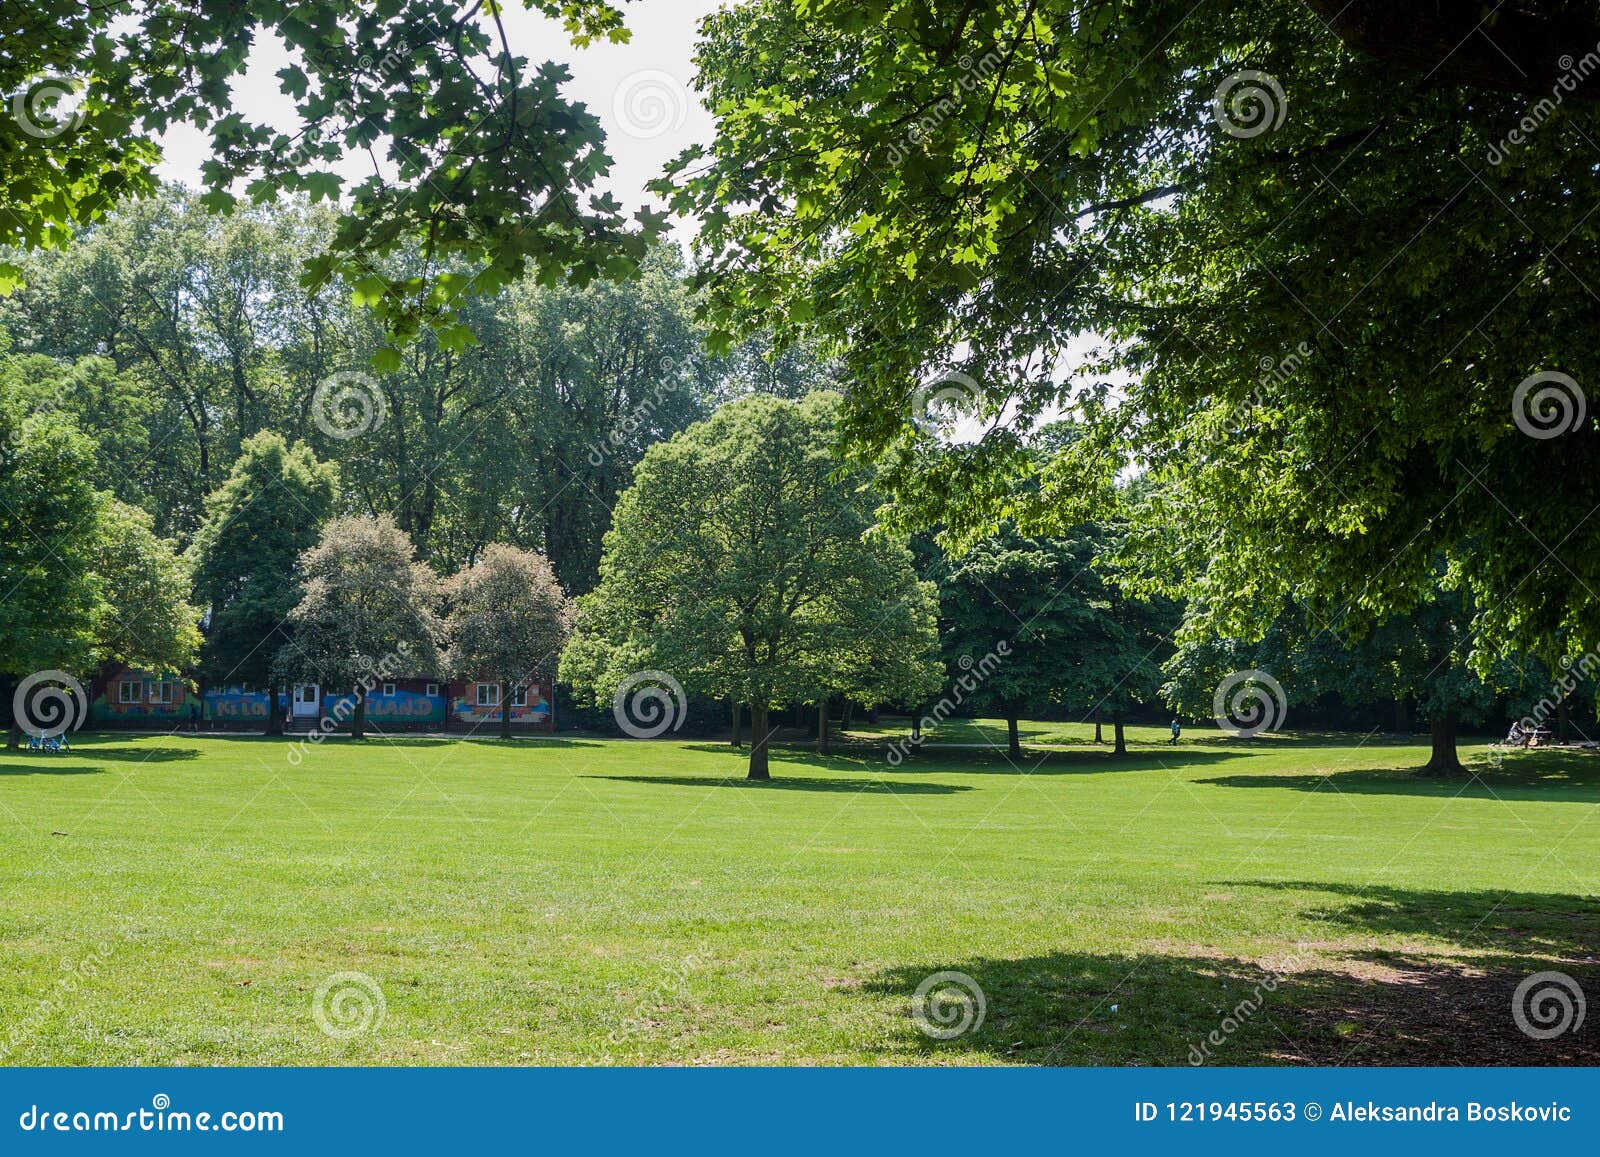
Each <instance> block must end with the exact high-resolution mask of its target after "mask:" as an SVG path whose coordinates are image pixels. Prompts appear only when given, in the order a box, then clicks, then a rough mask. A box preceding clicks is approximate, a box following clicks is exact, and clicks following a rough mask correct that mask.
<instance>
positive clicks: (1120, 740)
mask: <svg viewBox="0 0 1600 1157" xmlns="http://www.w3.org/2000/svg"><path fill="white" fill-rule="evenodd" d="M1111 733H1112V735H1114V736H1115V737H1116V746H1114V747H1113V748H1112V749H1111V754H1112V755H1127V754H1128V737H1127V736H1126V735H1124V734H1123V733H1122V712H1120V711H1113V712H1112V713H1111Z"/></svg>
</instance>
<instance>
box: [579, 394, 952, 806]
mask: <svg viewBox="0 0 1600 1157" xmlns="http://www.w3.org/2000/svg"><path fill="white" fill-rule="evenodd" d="M836 409H837V398H836V397H835V396H834V395H832V394H813V395H812V396H810V397H808V398H807V399H805V400H804V401H802V402H790V401H785V400H782V399H778V398H773V397H770V396H756V397H751V398H746V399H743V400H741V401H737V402H732V403H729V404H728V405H726V406H723V407H722V408H721V409H719V410H718V411H717V412H716V413H715V414H714V415H712V416H711V417H710V418H709V419H707V420H706V421H704V422H701V423H697V424H696V425H694V426H691V427H690V428H689V429H688V430H686V431H684V432H683V433H681V434H679V435H677V436H676V437H674V438H672V439H671V440H670V441H668V442H663V443H660V444H658V445H656V446H654V447H652V448H651V449H650V450H649V451H647V452H646V453H645V456H644V458H643V460H642V461H641V462H640V463H639V468H638V471H637V472H636V475H635V480H634V484H633V486H632V488H630V489H629V490H628V491H627V492H626V493H625V494H624V495H623V496H622V498H621V499H620V500H619V501H618V503H617V509H616V518H615V520H614V522H613V524H612V527H611V529H610V530H609V531H607V532H606V540H605V541H606V552H605V557H604V559H603V561H602V562H601V567H600V573H601V579H600V585H599V586H598V587H597V588H596V589H595V590H594V591H592V592H591V593H590V594H588V595H586V596H584V598H583V599H582V600H580V604H579V618H578V628H577V633H576V635H575V637H574V639H573V642H572V644H571V645H570V646H569V647H568V649H567V651H566V653H565V654H564V655H563V656H562V662H561V674H562V678H563V679H564V680H566V681H568V682H571V683H573V684H574V685H575V686H576V687H577V688H578V689H579V690H580V691H581V692H582V693H583V694H585V695H586V696H588V697H589V698H591V699H597V700H603V699H608V698H610V697H611V696H612V694H613V693H614V691H615V690H616V689H617V688H618V687H619V686H626V685H627V681H628V680H629V678H630V677H632V676H635V675H637V674H639V673H641V672H646V671H661V672H665V673H666V674H667V675H670V676H672V677H673V678H674V679H676V680H678V681H680V683H681V684H682V686H684V687H687V688H689V689H690V690H693V691H698V692H700V693H702V694H707V695H715V696H719V697H725V698H731V699H733V700H734V701H735V702H743V703H748V704H749V705H750V710H751V750H750V778H752V779H766V778H767V777H768V771H767V764H768V760H767V742H768V738H769V728H768V712H769V710H770V709H771V708H773V707H778V706H782V705H783V704H785V703H789V702H796V701H798V702H818V701H819V700H820V699H821V698H825V697H826V696H827V695H829V694H844V695H849V696H851V697H853V698H855V699H856V700H858V701H861V702H866V703H873V702H877V701H880V700H885V699H895V700H915V699H916V698H917V697H919V696H921V695H922V694H925V693H928V692H930V691H932V690H933V689H934V688H935V687H936V686H937V685H938V670H937V665H936V663H935V662H934V656H935V651H936V647H937V634H936V627H935V614H936V604H935V595H934V591H933V587H932V584H931V583H925V582H921V581H919V580H918V579H917V577H916V574H915V572H914V571H913V569H912V565H911V555H910V552H909V550H908V549H907V547H906V544H905V543H904V542H903V541H901V540H898V539H896V538H894V537H891V536H889V535H886V534H883V533H879V532H877V531H875V530H874V528H873V507H874V504H875V500H874V499H873V497H872V494H871V492H870V490H869V488H868V486H867V483H868V481H869V480H868V478H867V477H866V476H865V475H863V474H862V473H861V472H859V471H845V472H842V473H841V472H840V471H839V467H838V463H837V461H836V460H835V458H834V457H833V454H832V452H831V451H832V445H833V441H834V437H835V429H834V415H835V411H836ZM682 706H683V705H682V704H678V705H676V709H678V710H681V709H682Z"/></svg>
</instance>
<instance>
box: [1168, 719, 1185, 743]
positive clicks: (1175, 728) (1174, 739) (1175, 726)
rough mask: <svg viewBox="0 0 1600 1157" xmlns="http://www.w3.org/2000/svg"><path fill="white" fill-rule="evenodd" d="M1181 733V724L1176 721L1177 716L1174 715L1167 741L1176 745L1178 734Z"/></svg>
mask: <svg viewBox="0 0 1600 1157" xmlns="http://www.w3.org/2000/svg"><path fill="white" fill-rule="evenodd" d="M1182 734H1183V724H1181V723H1179V722H1178V717H1177V716H1176V715H1174V716H1173V717H1172V738H1171V739H1169V740H1168V741H1167V742H1168V743H1169V744H1171V745H1173V746H1177V743H1178V736H1179V735H1182Z"/></svg>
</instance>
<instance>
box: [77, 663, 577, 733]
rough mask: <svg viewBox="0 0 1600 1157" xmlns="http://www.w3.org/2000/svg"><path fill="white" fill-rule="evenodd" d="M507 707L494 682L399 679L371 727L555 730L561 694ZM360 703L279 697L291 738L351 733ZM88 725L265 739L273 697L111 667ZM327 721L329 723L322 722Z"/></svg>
mask: <svg viewBox="0 0 1600 1157" xmlns="http://www.w3.org/2000/svg"><path fill="white" fill-rule="evenodd" d="M509 690H510V694H509V695H508V696H507V698H508V699H509V700H510V703H509V704H503V703H501V701H500V699H501V695H500V684H499V683H496V682H491V681H488V680H453V681H452V680H446V679H430V678H426V677H417V678H409V679H407V678H396V679H389V680H385V681H384V682H381V683H374V684H373V686H372V689H371V690H370V691H368V692H367V713H366V726H367V728H368V730H370V731H373V732H407V731H409V732H418V731H424V732H426V731H438V732H455V733H461V732H471V731H483V732H491V733H492V732H493V731H494V730H497V729H498V728H499V726H500V713H501V711H502V710H509V711H510V712H511V726H512V728H513V730H515V731H518V732H540V731H554V730H555V688H554V687H553V686H552V685H551V684H550V683H548V682H546V681H542V680H541V681H535V682H531V683H526V684H522V685H518V686H513V687H511V688H510V689H509ZM353 696H354V691H353V690H352V689H350V688H333V687H324V686H322V685H321V684H318V683H296V684H293V685H291V686H289V687H286V688H282V689H280V691H279V694H278V711H279V714H280V716H281V718H282V719H283V721H284V726H285V728H286V729H287V730H292V731H309V730H311V729H313V728H321V729H323V730H344V731H347V730H349V720H350V717H351V714H352V708H353V704H351V703H350V702H349V701H350V700H351V699H352V697H353ZM89 699H90V703H89V721H90V726H93V727H96V728H113V729H114V728H128V729H132V730H140V731H148V730H173V731H193V730H200V731H260V730H263V729H265V728H266V725H267V715H268V712H269V711H270V710H271V708H270V699H271V693H270V692H269V691H268V690H267V688H265V687H260V686H253V685H251V684H249V683H241V682H233V683H228V684H222V685H216V686H212V685H208V684H204V683H202V682H200V681H199V680H197V679H195V678H194V677H193V676H192V675H187V674H174V673H170V672H154V671H141V670H136V669H134V668H131V667H125V666H120V665H111V666H107V667H105V668H103V669H102V670H101V672H100V673H99V674H98V675H97V676H95V678H94V679H93V680H92V681H91V687H90V691H89ZM324 720H327V721H329V722H328V723H326V724H325V723H324V722H323V721H324Z"/></svg>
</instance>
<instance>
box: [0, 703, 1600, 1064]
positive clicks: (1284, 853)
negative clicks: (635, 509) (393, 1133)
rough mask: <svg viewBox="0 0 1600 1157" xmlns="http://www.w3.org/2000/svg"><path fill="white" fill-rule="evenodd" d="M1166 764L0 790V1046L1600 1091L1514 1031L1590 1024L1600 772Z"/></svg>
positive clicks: (593, 753)
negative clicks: (964, 1005)
mask: <svg viewBox="0 0 1600 1157" xmlns="http://www.w3.org/2000/svg"><path fill="white" fill-rule="evenodd" d="M986 727H987V730H988V732H989V733H992V734H995V735H999V734H1003V733H1002V732H1001V731H1000V729H999V726H998V725H996V724H988V725H986ZM977 730H979V733H980V734H983V733H984V732H983V731H982V730H981V729H977ZM1029 731H1030V733H1031V734H1034V735H1036V736H1047V735H1053V734H1057V735H1060V736H1061V737H1064V738H1067V739H1073V738H1082V736H1080V735H1079V734H1078V733H1077V732H1076V731H1073V730H1072V729H1071V728H1070V727H1068V726H1067V725H1050V726H1043V727H1037V728H1035V727H1030V728H1029ZM955 734H956V731H955V730H954V729H951V730H949V731H947V733H946V736H941V737H940V738H945V737H947V736H953V735H955ZM1158 734H1159V732H1157V731H1154V730H1148V731H1139V732H1135V734H1134V738H1135V740H1146V741H1148V740H1152V739H1155V738H1156V737H1157V736H1158ZM1209 736H1211V737H1216V736H1217V733H1216V732H1214V731H1213V732H1210V733H1209ZM861 737H862V738H865V732H862V733H861ZM1196 740H1197V741H1189V742H1186V743H1185V744H1183V745H1182V746H1179V747H1177V748H1168V747H1166V746H1164V745H1158V744H1155V743H1148V742H1147V743H1141V744H1139V745H1138V746H1136V747H1135V749H1134V751H1133V753H1132V754H1131V755H1130V757H1129V758H1127V759H1125V760H1113V759H1111V758H1110V757H1109V755H1108V754H1107V752H1106V750H1105V749H1103V748H1102V749H1093V748H1091V747H1088V746H1086V745H1080V746H1081V747H1082V749H1081V750H1072V751H1065V752H1054V753H1044V752H1039V751H1034V752H1031V753H1030V754H1029V756H1028V759H1027V760H1026V761H1025V763H1024V764H1023V765H1022V769H1021V770H1020V771H1019V770H1017V769H1014V768H1012V767H1011V766H1010V765H1009V764H1007V763H1006V761H1005V760H1004V759H1002V758H999V757H997V756H995V755H993V754H990V753H988V752H984V751H979V750H970V751H962V750H950V751H943V752H931V753H928V754H927V755H926V756H924V757H923V758H920V759H917V760H914V761H912V762H910V763H908V764H906V765H904V766H901V767H897V768H890V767H889V766H888V765H887V764H886V763H885V762H884V759H883V756H882V753H881V751H869V750H868V749H865V748H853V749H852V750H851V753H849V754H841V755H837V756H835V757H833V758H831V759H826V760H819V759H818V758H816V757H815V756H814V755H813V754H811V753H807V752H804V751H800V750H785V751H780V752H779V753H777V754H776V755H775V758H774V763H773V774H774V775H775V776H776V780H775V782H774V783H772V784H770V785H766V786H747V785H745V784H744V782H743V781H742V775H743V770H744V769H743V758H742V755H741V754H740V753H738V752H735V751H733V750H732V749H731V748H729V747H727V746H726V745H725V744H711V743H705V744H692V743H689V744H679V743H664V742H656V743H627V742H606V741H599V740H585V739H571V740H560V739H551V740H527V741H516V742H513V743H510V744H501V743H498V742H493V741H473V742H462V741H442V740H425V739H413V740H404V741H396V742H390V741H384V740H371V741H368V742H367V743H365V744H359V745H358V744H354V743H351V742H349V741H347V740H342V739H335V740H330V741H329V742H328V743H326V744H325V745H323V746H321V747H319V748H314V749H312V750H310V751H308V752H306V754H305V757H304V759H303V760H302V761H301V762H300V763H299V764H298V765H296V764H293V763H291V762H290V761H289V759H288V758H287V757H286V753H287V752H288V751H289V748H290V744H288V743H287V742H285V741H281V740H280V741H268V740H264V739H251V738H197V737H178V736H164V737H144V736H137V737H136V736H112V735H104V736H98V737H84V738H82V739H80V740H78V741H77V744H76V746H77V751H76V752H75V753H74V754H73V755H71V756H61V757H47V756H39V755H34V756H29V755H26V754H23V753H18V752H6V753H3V754H0V881H3V888H4V896H5V897H6V903H5V905H4V908H3V914H0V1026H3V1028H0V1049H3V1050H4V1059H5V1062H6V1063H10V1064H47V1063H53V1064H286V1063H312V1064H537V1063H556V1064H568V1063H624V1064H633V1063H646V1064H656V1063H690V1064H705V1063H712V1064H718V1063H730V1064H750V1063H784V1064H789V1063H839V1064H861V1063H865V1064H873V1063H909V1064H1009V1063H1035V1064H1037V1063H1049V1064H1130V1063H1138V1064H1183V1063H1186V1061H1188V1060H1190V1059H1192V1058H1193V1057H1194V1056H1195V1055H1196V1054H1195V1053H1194V1052H1192V1051H1191V1049H1192V1048H1196V1047H1200V1048H1203V1049H1207V1050H1208V1051H1209V1053H1210V1060H1211V1061H1212V1062H1214V1063H1219V1064H1245V1063H1268V1064H1273V1063H1295V1062H1307V1061H1316V1062H1324V1063H1341V1062H1348V1063H1424V1062H1426V1063H1451V1062H1461V1063H1507V1064H1522V1063H1597V1062H1600V1025H1597V1022H1600V1016H1597V1015H1594V1014H1592V1013H1591V1015H1590V1016H1589V1017H1588V1021H1587V1023H1586V1024H1585V1025H1584V1026H1583V1028H1582V1029H1581V1030H1579V1031H1576V1032H1569V1033H1567V1034H1565V1035H1563V1036H1561V1037H1559V1038H1556V1039H1553V1040H1548V1041H1536V1040H1532V1039H1530V1038H1528V1037H1527V1036H1524V1035H1523V1034H1522V1033H1521V1032H1520V1031H1518V1029H1517V1028H1516V1026H1515V1024H1514V1023H1513V1020H1512V1016H1511V998H1512V992H1513V990H1514V989H1515V988H1516V986H1517V983H1518V982H1519V981H1520V980H1521V979H1522V978H1523V977H1524V976H1526V975H1527V974H1529V973H1532V972H1536V971H1540V970H1545V969H1555V970H1560V971H1562V972H1565V973H1567V974H1569V975H1571V976H1572V977H1574V978H1576V979H1577V980H1578V981H1579V982H1580V983H1581V984H1582V985H1583V986H1584V987H1585V988H1586V989H1587V990H1588V992H1589V993H1590V995H1591V998H1593V997H1594V996H1596V995H1600V964H1597V963H1596V961H1595V954H1596V952H1597V951H1600V906H1597V903H1596V899H1595V895H1596V891H1597V882H1600V814H1597V813H1600V809H1597V808H1596V806H1595V805H1596V803H1597V802H1600V754H1593V753H1571V754H1567V753H1558V752H1543V753H1522V754H1519V755H1517V756H1516V757H1515V758H1513V759H1512V760H1511V761H1510V762H1508V763H1507V764H1506V765H1505V766H1503V767H1500V768H1490V767H1489V766H1488V765H1487V764H1484V763H1482V762H1481V759H1482V751H1481V749H1469V750H1467V751H1465V752H1464V755H1466V756H1468V757H1470V758H1472V759H1473V760H1474V761H1475V764H1476V766H1478V767H1480V768H1481V769H1482V774H1481V775H1480V776H1479V777H1478V778H1475V779H1473V780H1470V781H1461V782H1445V783H1441V782H1437V781H1425V780H1419V779H1416V778H1414V777H1412V775H1411V774H1410V773H1409V769H1410V768H1412V767H1415V766H1418V765H1420V764H1421V763H1422V762H1423V761H1424V759H1425V758H1426V752H1425V750H1424V749H1423V748H1422V747H1419V746H1399V745H1386V744H1383V743H1380V742H1376V741H1374V742H1369V743H1366V744H1360V743H1359V742H1358V740H1356V739H1354V738H1345V739H1334V738H1316V737H1302V738H1299V739H1294V738H1289V739H1280V738H1263V739H1260V740H1257V741H1249V742H1245V741H1227V740H1224V739H1222V738H1220V737H1216V738H1209V737H1196ZM941 971H957V972H962V973H966V974H968V975H969V976H971V977H972V978H973V979H974V980H975V981H976V982H977V983H978V985H979V986H981V988H982V990H983V993H984V997H985V1002H986V1012H985V1018H984V1020H983V1023H982V1024H981V1026H980V1027H977V1028H976V1029H975V1030H973V1031H969V1032H967V1033H965V1034H964V1035H962V1036H960V1037H957V1038H956V1039H952V1040H936V1039H931V1038H929V1037H928V1036H926V1035H924V1033H922V1032H921V1031H919V1029H918V1026H917V1024H916V1022H915V1021H914V1019H913V1016H912V1003H913V993H914V991H915V990H916V989H917V986H918V984H919V983H920V982H921V981H922V980H923V979H924V978H925V977H927V976H929V975H930V974H933V973H936V972H941ZM345 972H359V973H362V974H365V976H367V977H370V978H371V980H372V982H374V983H375V984H376V985H377V986H378V988H379V989H380V990H381V993H382V1000H383V1003H384V1007H385V1013H384V1016H383V1017H382V1019H381V1022H374V1021H373V1019H372V1018H370V1017H364V1016H362V1015H360V1014H361V1011H362V1010H361V1008H360V1005H359V1001H358V1000H357V999H355V998H354V996H351V995H350V994H349V993H346V996H347V997H348V999H345V1000H342V1001H341V1000H339V999H324V1000H323V1002H322V1005H321V1007H322V1008H323V1010H324V1011H326V1012H327V1013H328V1015H327V1016H325V1017H324V1019H325V1020H328V1021H329V1023H330V1024H331V1026H332V1027H334V1028H335V1029H339V1028H341V1027H345V1026H348V1027H350V1028H356V1029H360V1028H362V1026H365V1028H364V1030H363V1031H357V1032H354V1033H352V1034H351V1035H348V1036H334V1035H330V1034H329V1033H328V1032H325V1031H323V1030H322V1029H321V1028H319V1024H318V1015H317V1013H318V1010H319V1002H318V990H319V987H323V986H325V985H326V984H327V982H328V981H329V979H330V977H333V976H335V975H336V974H339V973H345ZM344 987H345V986H344V983H343V982H336V983H335V984H334V986H333V991H334V993H336V994H337V993H340V992H341V991H343V989H344ZM1241 1002H1245V1007H1244V1008H1242V1009H1241ZM1225 1017H1229V1022H1228V1023H1229V1024H1231V1025H1232V1026H1233V1027H1232V1028H1227V1029H1225V1027H1224V1018H1225ZM1213 1032H1216V1033H1217V1034H1218V1037H1217V1038H1216V1039H1220V1041H1221V1043H1220V1044H1210V1045H1208V1044H1207V1042H1206V1038H1207V1037H1208V1034H1211V1033H1213Z"/></svg>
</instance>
